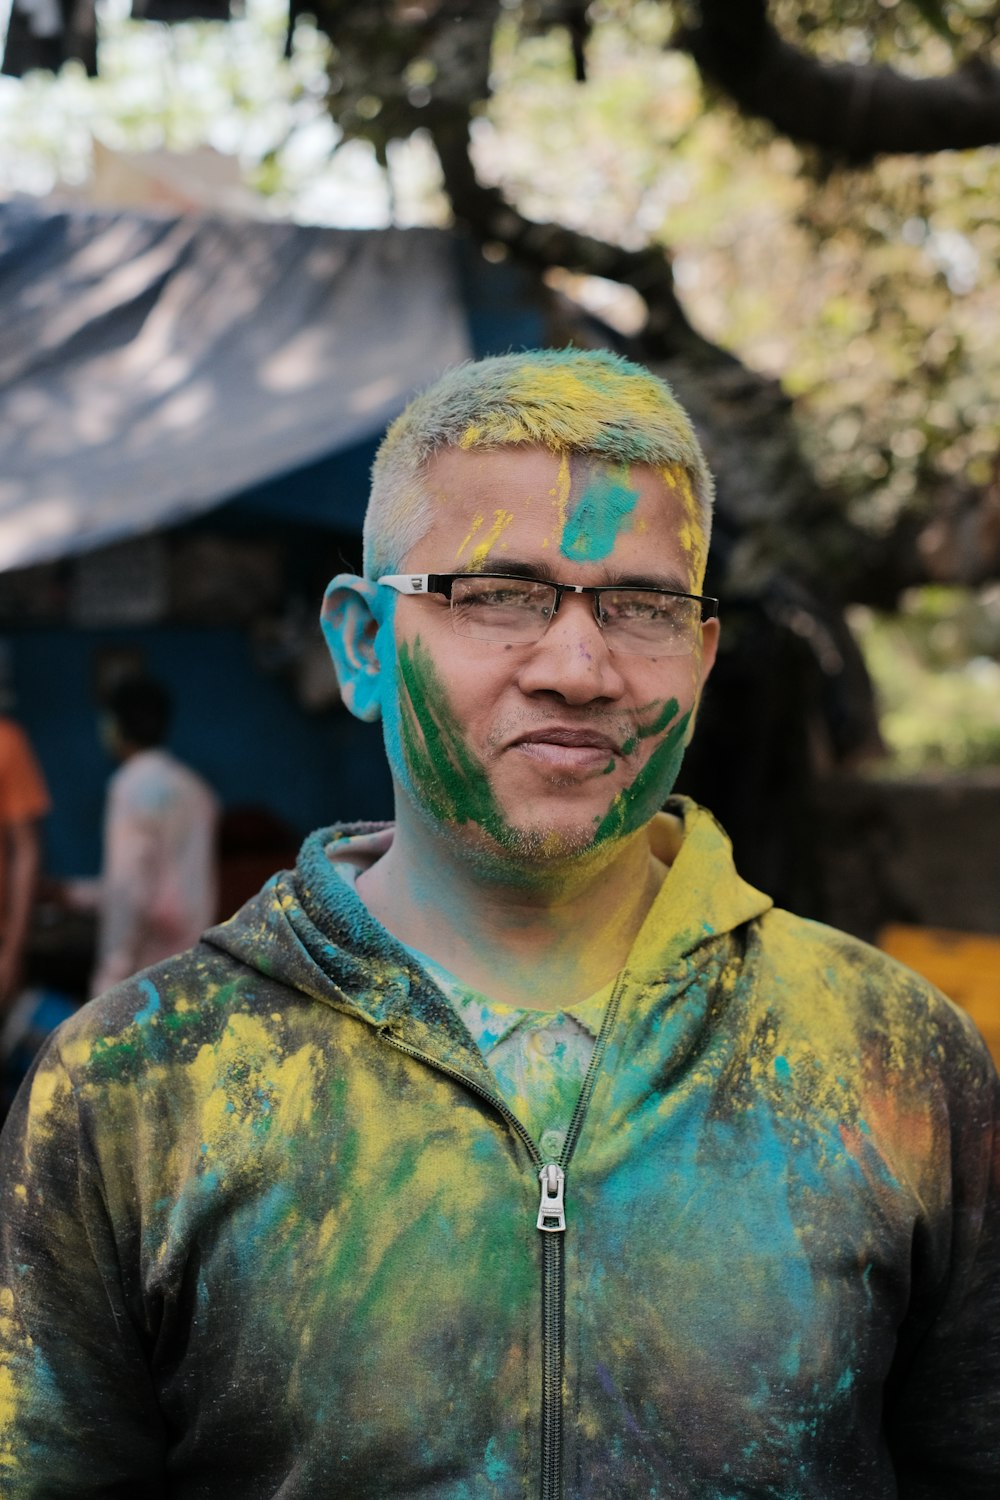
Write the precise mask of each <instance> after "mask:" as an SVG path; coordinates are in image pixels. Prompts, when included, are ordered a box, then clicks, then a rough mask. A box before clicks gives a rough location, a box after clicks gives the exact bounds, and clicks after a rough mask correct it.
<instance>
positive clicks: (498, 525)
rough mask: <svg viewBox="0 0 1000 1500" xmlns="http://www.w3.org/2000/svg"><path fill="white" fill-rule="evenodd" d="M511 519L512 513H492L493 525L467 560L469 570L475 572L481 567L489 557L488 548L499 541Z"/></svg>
mask: <svg viewBox="0 0 1000 1500" xmlns="http://www.w3.org/2000/svg"><path fill="white" fill-rule="evenodd" d="M513 519H514V515H513V512H512V511H509V510H497V511H494V512H493V525H492V526H491V527H490V529H489V531H488V532H487V533H486V535H485V536H484V537H483V540H482V541H481V542H480V543H479V544H478V546H476V547H474V548H473V549H472V555H471V556H470V558H469V567H470V568H472V569H474V570H475V569H477V568H481V567H482V566H483V564H484V563H485V562H486V559H487V558H488V557H489V555H490V548H491V547H492V546H493V544H494V542H496V541H498V540H499V538H500V536H501V534H502V533H503V532H505V531H506V530H507V527H508V526H509V525H510V524H511V522H512V521H513Z"/></svg>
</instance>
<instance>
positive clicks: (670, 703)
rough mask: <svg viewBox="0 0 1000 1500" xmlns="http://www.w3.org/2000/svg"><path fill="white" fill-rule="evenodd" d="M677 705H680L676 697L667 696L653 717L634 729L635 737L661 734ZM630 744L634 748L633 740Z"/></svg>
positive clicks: (645, 738)
mask: <svg viewBox="0 0 1000 1500" xmlns="http://www.w3.org/2000/svg"><path fill="white" fill-rule="evenodd" d="M679 707H680V705H679V704H678V702H677V699H676V698H668V699H667V701H666V703H664V705H663V708H662V709H661V710H660V712H659V713H658V714H657V716H656V718H655V719H650V721H649V723H648V724H640V725H639V727H638V729H637V730H636V737H637V738H638V739H640V740H648V739H649V737H650V735H651V734H662V733H663V731H664V730H665V729H666V727H667V725H668V724H669V723H670V721H671V719H672V718H673V717H674V715H675V714H676V712H677V710H678V708H679ZM630 744H631V745H632V748H633V749H634V748H635V741H634V740H632V741H630Z"/></svg>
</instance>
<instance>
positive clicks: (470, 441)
mask: <svg viewBox="0 0 1000 1500" xmlns="http://www.w3.org/2000/svg"><path fill="white" fill-rule="evenodd" d="M482 435H483V429H482V427H481V426H478V425H477V424H476V423H475V422H472V423H470V425H469V426H468V427H467V428H466V429H465V431H464V432H463V433H462V436H461V437H460V438H459V440H458V446H459V447H460V448H474V447H475V446H476V444H477V443H478V442H479V439H480V438H481V437H482Z"/></svg>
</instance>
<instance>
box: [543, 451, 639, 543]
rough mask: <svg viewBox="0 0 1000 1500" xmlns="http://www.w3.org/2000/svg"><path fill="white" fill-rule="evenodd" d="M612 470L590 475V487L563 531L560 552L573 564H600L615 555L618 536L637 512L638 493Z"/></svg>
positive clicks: (624, 476)
mask: <svg viewBox="0 0 1000 1500" xmlns="http://www.w3.org/2000/svg"><path fill="white" fill-rule="evenodd" d="M627 476H628V469H627V468H626V469H624V470H623V471H622V474H621V477H618V478H616V477H615V475H614V473H613V472H612V471H611V470H608V469H603V468H601V469H597V470H593V471H591V473H590V477H589V483H588V484H587V487H586V489H585V490H584V492H583V494H582V495H581V496H580V499H579V502H578V503H577V505H576V508H575V509H574V511H573V514H572V515H571V516H570V518H569V520H568V521H567V522H566V525H565V527H564V529H563V534H562V540H561V542H560V544H559V550H560V552H561V553H562V555H563V557H568V558H570V559H572V561H573V562H598V561H599V560H600V559H601V558H602V557H607V556H608V555H609V554H610V553H611V552H613V551H614V548H615V543H616V542H617V540H618V533H619V532H620V531H621V529H622V527H623V525H624V524H625V522H626V521H627V520H628V518H629V516H630V515H631V514H632V512H633V511H634V510H635V506H636V501H637V500H638V498H639V492H638V490H633V489H630V488H629V486H628V484H627V483H624V482H623V478H627Z"/></svg>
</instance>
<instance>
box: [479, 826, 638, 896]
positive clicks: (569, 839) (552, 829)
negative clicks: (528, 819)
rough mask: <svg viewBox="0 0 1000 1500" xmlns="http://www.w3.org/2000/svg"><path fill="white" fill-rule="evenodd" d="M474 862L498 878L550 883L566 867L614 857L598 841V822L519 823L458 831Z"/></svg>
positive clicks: (584, 864) (581, 865) (579, 865)
mask: <svg viewBox="0 0 1000 1500" xmlns="http://www.w3.org/2000/svg"><path fill="white" fill-rule="evenodd" d="M455 831H456V832H457V833H458V834H459V836H460V837H461V838H462V841H463V843H464V844H465V847H466V850H467V851H468V853H469V854H470V855H471V857H472V859H473V860H474V861H475V862H476V863H477V864H478V865H479V866H480V868H481V869H482V870H483V871H484V872H486V871H490V872H492V873H493V874H494V875H497V874H505V875H507V876H510V875H515V874H516V875H517V877H518V878H519V879H527V880H528V881H529V882H533V881H542V882H544V881H546V880H548V879H550V878H551V877H552V875H553V874H554V872H555V871H557V870H559V869H560V868H562V869H565V868H566V866H573V867H578V868H579V867H583V866H586V865H589V864H590V863H591V862H592V861H594V860H599V861H600V862H603V861H604V860H606V859H607V858H608V856H609V855H610V854H611V850H610V849H609V848H608V847H607V845H606V844H605V845H601V846H598V845H597V844H596V842H595V832H596V823H595V822H593V821H592V822H590V823H573V822H567V823H559V824H549V825H545V824H538V823H531V824H526V823H525V824H519V823H514V822H507V823H505V824H504V825H503V826H502V827H499V828H495V829H492V830H490V831H489V832H487V831H486V830H484V829H482V828H479V827H471V826H470V825H465V826H464V827H463V828H461V829H456V830H455Z"/></svg>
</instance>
